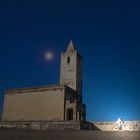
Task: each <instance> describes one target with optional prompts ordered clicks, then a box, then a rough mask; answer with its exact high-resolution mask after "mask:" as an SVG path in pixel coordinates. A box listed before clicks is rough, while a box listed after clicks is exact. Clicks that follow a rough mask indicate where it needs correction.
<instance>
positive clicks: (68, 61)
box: [67, 56, 70, 64]
mask: <svg viewBox="0 0 140 140" xmlns="http://www.w3.org/2000/svg"><path fill="white" fill-rule="evenodd" d="M69 63H70V57H69V56H68V58H67V64H69Z"/></svg>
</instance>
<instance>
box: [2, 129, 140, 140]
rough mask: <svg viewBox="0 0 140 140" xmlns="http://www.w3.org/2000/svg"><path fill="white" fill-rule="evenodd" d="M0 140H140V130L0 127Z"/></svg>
mask: <svg viewBox="0 0 140 140" xmlns="http://www.w3.org/2000/svg"><path fill="white" fill-rule="evenodd" d="M0 140H140V132H101V131H74V130H67V131H38V130H19V129H0Z"/></svg>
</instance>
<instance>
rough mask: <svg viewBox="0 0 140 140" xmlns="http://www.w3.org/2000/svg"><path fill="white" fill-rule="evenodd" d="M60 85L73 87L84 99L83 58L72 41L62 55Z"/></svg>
mask: <svg viewBox="0 0 140 140" xmlns="http://www.w3.org/2000/svg"><path fill="white" fill-rule="evenodd" d="M60 84H64V85H67V86H69V87H71V88H72V89H74V90H75V91H76V92H77V94H79V95H80V96H81V97H82V57H81V55H80V54H79V53H78V52H77V50H76V49H75V47H74V45H73V42H72V41H70V42H69V45H68V47H67V50H66V52H64V53H62V54H61V70H60Z"/></svg>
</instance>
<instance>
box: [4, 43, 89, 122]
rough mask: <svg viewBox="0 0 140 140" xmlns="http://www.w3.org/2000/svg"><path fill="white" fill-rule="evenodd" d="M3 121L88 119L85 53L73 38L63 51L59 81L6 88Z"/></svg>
mask: <svg viewBox="0 0 140 140" xmlns="http://www.w3.org/2000/svg"><path fill="white" fill-rule="evenodd" d="M2 120H3V121H46V120H49V121H56V120H57V121H65V120H66V121H71V120H74V121H82V120H83V121H85V120H86V105H85V104H83V100H82V56H81V55H80V54H79V53H78V52H77V50H76V49H75V47H74V45H73V42H72V41H70V42H69V44H68V47H67V49H66V51H65V52H63V53H62V54H61V66H60V83H59V84H58V85H50V86H40V87H31V88H20V89H9V90H7V91H6V93H5V97H4V107H3V114H2Z"/></svg>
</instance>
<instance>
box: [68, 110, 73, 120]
mask: <svg viewBox="0 0 140 140" xmlns="http://www.w3.org/2000/svg"><path fill="white" fill-rule="evenodd" d="M67 120H69V121H71V120H73V109H72V108H68V109H67Z"/></svg>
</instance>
